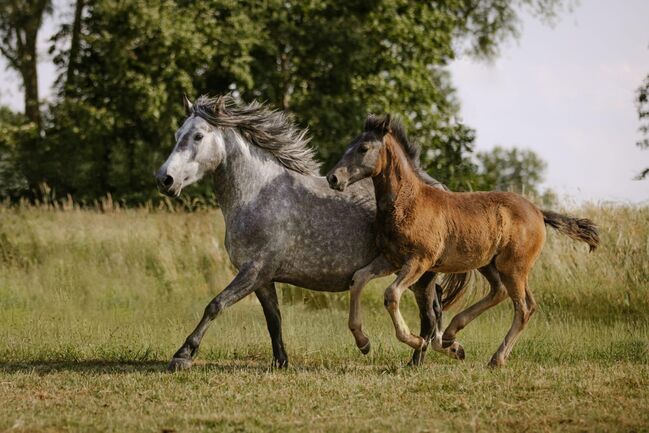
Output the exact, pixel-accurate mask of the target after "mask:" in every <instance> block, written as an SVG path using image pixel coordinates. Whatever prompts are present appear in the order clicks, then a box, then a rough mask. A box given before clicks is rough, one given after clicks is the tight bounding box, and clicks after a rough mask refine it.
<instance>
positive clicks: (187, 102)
mask: <svg viewBox="0 0 649 433" xmlns="http://www.w3.org/2000/svg"><path fill="white" fill-rule="evenodd" d="M183 106H184V107H185V113H186V114H187V115H188V116H189V115H190V114H191V112H192V108H193V107H194V104H192V101H190V100H189V98H188V97H187V94H185V93H183Z"/></svg>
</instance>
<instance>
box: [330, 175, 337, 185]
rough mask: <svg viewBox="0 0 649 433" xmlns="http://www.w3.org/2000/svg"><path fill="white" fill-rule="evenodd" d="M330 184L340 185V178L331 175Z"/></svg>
mask: <svg viewBox="0 0 649 433" xmlns="http://www.w3.org/2000/svg"><path fill="white" fill-rule="evenodd" d="M329 184H330V185H337V184H338V178H337V177H336V175H335V174H330V175H329Z"/></svg>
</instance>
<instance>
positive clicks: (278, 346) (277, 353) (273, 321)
mask: <svg viewBox="0 0 649 433" xmlns="http://www.w3.org/2000/svg"><path fill="white" fill-rule="evenodd" d="M255 294H256V295H257V299H259V303H260V304H261V307H262V308H263V309H264V316H265V317H266V326H267V327H268V333H269V334H270V340H271V343H272V346H273V366H274V367H278V368H286V367H288V356H286V351H285V350H284V341H283V340H282V315H281V314H280V311H279V302H278V301H277V291H276V289H275V283H269V284H266V285H264V286H262V287H260V288H259V289H257V291H256V292H255Z"/></svg>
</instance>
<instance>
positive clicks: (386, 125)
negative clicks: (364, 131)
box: [381, 113, 392, 135]
mask: <svg viewBox="0 0 649 433" xmlns="http://www.w3.org/2000/svg"><path fill="white" fill-rule="evenodd" d="M391 123H392V116H391V115H390V113H388V114H386V115H385V117H384V118H383V121H382V122H381V132H382V133H383V135H385V134H388V133H390V132H392V127H391V126H390V124H391Z"/></svg>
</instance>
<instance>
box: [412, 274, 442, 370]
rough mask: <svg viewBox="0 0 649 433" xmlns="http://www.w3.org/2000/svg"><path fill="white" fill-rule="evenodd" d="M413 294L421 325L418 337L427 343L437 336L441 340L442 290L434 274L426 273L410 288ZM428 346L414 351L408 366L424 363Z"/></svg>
mask: <svg viewBox="0 0 649 433" xmlns="http://www.w3.org/2000/svg"><path fill="white" fill-rule="evenodd" d="M410 289H411V290H412V291H413V292H414V294H415V300H416V301H417V307H418V308H419V320H420V323H421V326H420V331H419V335H420V336H421V338H423V339H424V340H426V341H427V342H428V341H430V340H431V339H433V338H437V337H438V335H439V337H440V339H441V333H440V330H441V329H442V306H441V304H440V298H441V291H442V288H441V286H439V285H438V284H436V283H435V273H434V272H426V273H425V274H424V275H422V276H421V278H420V279H419V281H417V282H416V283H415V284H413V286H412V287H411V288H410ZM427 348H428V344H427V345H425V346H424V347H423V348H422V349H415V350H414V352H413V354H412V359H411V360H410V363H409V365H412V366H417V365H420V364H421V363H423V362H424V357H425V355H426V349H427Z"/></svg>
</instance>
